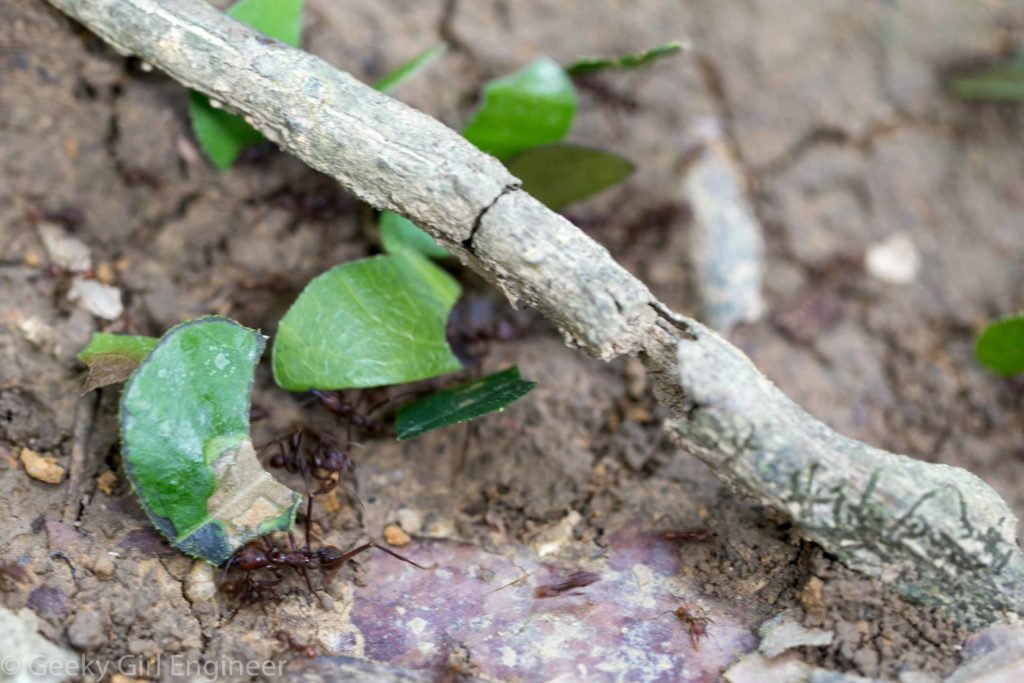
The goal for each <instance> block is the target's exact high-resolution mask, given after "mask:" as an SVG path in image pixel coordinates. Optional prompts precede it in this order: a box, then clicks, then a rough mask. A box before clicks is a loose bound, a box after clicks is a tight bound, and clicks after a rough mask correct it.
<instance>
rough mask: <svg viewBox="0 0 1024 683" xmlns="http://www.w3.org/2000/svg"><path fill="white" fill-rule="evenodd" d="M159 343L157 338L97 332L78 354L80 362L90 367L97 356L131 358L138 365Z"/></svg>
mask: <svg viewBox="0 0 1024 683" xmlns="http://www.w3.org/2000/svg"><path fill="white" fill-rule="evenodd" d="M157 341H159V340H158V339H156V338H155V337H144V336H141V335H132V334H109V333H107V332H95V333H94V334H93V335H92V339H90V340H89V344H88V345H87V346H86V347H85V348H84V349H82V352H81V353H79V354H78V360H80V361H82V362H83V363H85V364H86V365H88V364H89V363H90V362H91V361H93V360H95V359H96V357H97V356H106V355H110V354H114V355H118V356H124V357H126V358H130V359H132V360H134V361H135V362H136V364H138V363H141V362H142V359H143V358H145V357H146V356H148V355H149V352H150V351H152V350H153V347H154V346H156V343H157Z"/></svg>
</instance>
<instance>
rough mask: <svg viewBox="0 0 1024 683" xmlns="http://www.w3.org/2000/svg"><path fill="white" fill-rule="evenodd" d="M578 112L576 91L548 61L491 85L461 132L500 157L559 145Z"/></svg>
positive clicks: (544, 59)
mask: <svg viewBox="0 0 1024 683" xmlns="http://www.w3.org/2000/svg"><path fill="white" fill-rule="evenodd" d="M575 114H576V90H575V88H574V87H573V85H572V80H571V79H570V78H569V76H568V74H566V73H565V71H564V70H563V69H562V67H560V66H559V65H558V64H557V63H555V62H554V61H552V60H551V59H549V58H547V57H540V58H538V59H535V60H534V61H533V62H531V63H530V64H528V65H526V66H525V67H523V68H522V69H520V70H519V71H516V72H515V73H512V74H509V75H508V76H505V77H503V78H498V79H495V80H493V81H489V82H487V83H486V84H485V85H484V88H483V102H482V103H481V105H480V107H479V108H478V109H477V111H476V114H475V115H474V116H473V118H472V120H470V122H469V123H468V124H466V127H465V129H464V130H463V131H462V134H463V135H464V136H465V137H466V139H467V140H469V141H470V142H472V143H473V144H474V145H476V146H477V147H479V148H480V149H482V150H483V151H485V152H487V153H488V154H493V155H494V156H496V157H498V158H499V159H507V158H509V157H511V156H512V155H514V154H517V153H519V152H522V151H524V150H527V149H530V148H531V147H536V146H538V145H544V144H547V143H550V142H558V141H559V140H561V139H562V138H563V137H565V134H566V133H568V132H569V126H570V125H572V119H573V116H574V115H575Z"/></svg>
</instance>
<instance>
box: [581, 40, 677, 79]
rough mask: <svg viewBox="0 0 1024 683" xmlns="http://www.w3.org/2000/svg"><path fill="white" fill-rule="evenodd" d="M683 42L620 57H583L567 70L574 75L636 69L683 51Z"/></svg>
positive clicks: (673, 42)
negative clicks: (605, 70)
mask: <svg viewBox="0 0 1024 683" xmlns="http://www.w3.org/2000/svg"><path fill="white" fill-rule="evenodd" d="M682 49H683V44H682V43H681V42H679V41H678V40H673V41H672V42H669V43H665V44H664V45H658V46H657V47H652V48H651V49H649V50H643V51H641V52H634V53H632V54H628V55H621V56H619V57H582V58H580V59H577V60H576V61H575V62H573V63H572V64H570V65H569V66H568V67H566V71H567V72H569V74H570V75H572V76H579V75H581V74H585V73H592V72H594V71H602V70H604V69H636V68H637V67H641V66H645V65H647V64H650V63H651V62H653V61H654V60H656V59H660V58H661V57H667V56H668V55H674V54H675V53H677V52H680V51H682Z"/></svg>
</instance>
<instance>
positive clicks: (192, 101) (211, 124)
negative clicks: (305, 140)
mask: <svg viewBox="0 0 1024 683" xmlns="http://www.w3.org/2000/svg"><path fill="white" fill-rule="evenodd" d="M188 115H189V117H190V118H191V119H192V132H194V133H195V135H196V140H198V141H199V146H200V147H202V148H203V152H205V153H206V157H207V158H208V159H209V160H210V163H212V164H213V165H214V166H215V167H216V168H217V170H219V171H226V170H228V169H229V168H231V165H232V164H234V163H235V159H237V158H238V155H239V154H241V153H242V150H244V149H245V148H246V147H252V146H253V145H256V144H259V143H260V142H263V134H262V133H260V132H259V131H258V130H256V129H255V128H253V127H252V126H250V125H249V124H248V123H246V122H245V121H244V120H243V119H242V118H241V117H239V116H235V115H234V114H229V113H228V112H226V111H224V110H223V109H214V108H213V107H212V106H211V105H210V98H208V97H207V96H206V95H203V94H202V93H197V92H190V93H189V100H188Z"/></svg>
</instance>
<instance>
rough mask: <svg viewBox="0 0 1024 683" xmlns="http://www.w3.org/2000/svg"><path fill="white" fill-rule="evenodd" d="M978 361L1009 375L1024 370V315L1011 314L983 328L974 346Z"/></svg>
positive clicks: (993, 369)
mask: <svg viewBox="0 0 1024 683" xmlns="http://www.w3.org/2000/svg"><path fill="white" fill-rule="evenodd" d="M974 353H975V355H976V356H977V358H978V362H979V363H981V364H982V365H984V366H985V367H987V368H988V369H989V370H991V371H992V372H995V373H996V374H999V375H1004V376H1006V377H1009V376H1010V375H1016V374H1018V373H1021V372H1024V315H1017V316H1009V317H1006V318H1003V319H1001V320H997V321H995V322H993V323H989V325H988V327H986V328H985V329H984V330H982V332H981V335H979V336H978V343H977V344H976V345H975V347H974Z"/></svg>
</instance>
